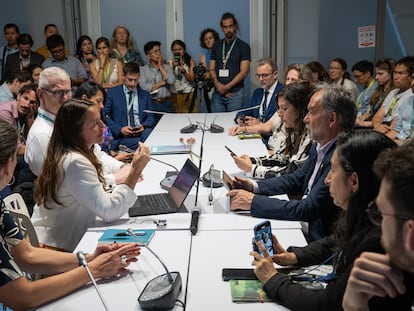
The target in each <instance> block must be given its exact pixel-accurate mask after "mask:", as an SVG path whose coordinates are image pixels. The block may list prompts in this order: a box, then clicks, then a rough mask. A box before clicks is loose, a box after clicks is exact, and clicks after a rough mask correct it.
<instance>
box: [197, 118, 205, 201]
mask: <svg viewBox="0 0 414 311" xmlns="http://www.w3.org/2000/svg"><path fill="white" fill-rule="evenodd" d="M206 118H207V114H205V115H204V124H206ZM200 129H201V132H202V134H201V146H200V158H199V161H198V178H197V186H196V197H195V201H194V207H196V206H197V203H198V189H199V188H200V175H201V164H202V163H203V149H204V135H205V133H206V130H205V128H204V127H202V126H200Z"/></svg>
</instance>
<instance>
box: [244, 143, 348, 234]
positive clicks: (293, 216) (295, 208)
mask: <svg viewBox="0 0 414 311" xmlns="http://www.w3.org/2000/svg"><path fill="white" fill-rule="evenodd" d="M335 146H336V143H334V144H332V146H331V147H330V148H329V150H328V151H327V152H326V154H325V158H324V159H323V161H322V163H321V166H320V168H319V170H318V173H317V175H316V178H315V180H314V183H313V186H312V189H311V191H310V192H309V193H308V195H307V197H306V198H305V199H302V200H289V201H285V200H279V199H275V198H269V197H267V196H269V195H275V194H288V195H301V196H302V195H304V194H305V193H306V192H307V187H308V182H309V179H310V177H311V176H312V173H313V168H314V166H315V164H316V160H317V152H316V143H314V144H313V146H312V148H311V151H310V153H309V158H308V160H307V161H306V162H305V163H304V164H303V166H302V167H300V168H299V169H297V170H296V171H294V172H293V173H291V174H286V175H282V176H280V177H274V178H270V179H267V180H262V181H258V185H259V189H260V193H261V194H263V195H255V196H254V199H253V202H252V206H251V213H252V215H253V216H256V217H263V218H273V219H281V220H300V221H307V222H308V223H309V238H310V240H312V241H314V240H319V239H320V238H322V237H324V236H327V235H329V234H331V232H332V224H333V222H334V221H335V220H336V218H337V215H338V212H339V210H340V209H339V208H338V207H337V206H335V205H334V203H333V200H332V198H331V196H330V194H329V187H328V186H327V185H325V178H326V176H327V174H328V172H329V170H330V169H331V163H330V160H331V157H332V154H333V152H334V150H335Z"/></svg>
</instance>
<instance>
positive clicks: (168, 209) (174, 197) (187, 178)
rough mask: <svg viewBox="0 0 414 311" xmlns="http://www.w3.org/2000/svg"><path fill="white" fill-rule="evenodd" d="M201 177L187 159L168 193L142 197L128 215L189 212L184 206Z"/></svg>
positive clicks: (139, 197) (195, 167)
mask: <svg viewBox="0 0 414 311" xmlns="http://www.w3.org/2000/svg"><path fill="white" fill-rule="evenodd" d="M198 176H199V170H198V168H197V166H195V164H194V163H193V162H192V161H191V160H190V159H187V160H186V161H185V163H184V166H183V168H182V169H181V171H180V172H179V173H178V175H177V178H176V179H175V181H174V183H173V185H172V186H171V188H170V190H168V193H155V194H148V195H140V196H138V198H137V200H136V201H135V203H134V205H132V206H131V207H130V208H129V210H128V214H129V216H130V217H136V216H148V215H159V214H169V213H177V212H188V211H187V209H186V208H185V206H184V205H183V203H184V200H185V199H186V197H187V195H188V194H189V193H190V191H191V188H192V187H193V185H194V182H195V181H196V180H197V178H198Z"/></svg>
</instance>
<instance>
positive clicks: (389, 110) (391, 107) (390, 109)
mask: <svg viewBox="0 0 414 311" xmlns="http://www.w3.org/2000/svg"><path fill="white" fill-rule="evenodd" d="M398 99H399V98H398V97H397V95H395V97H394V99H393V100H392V103H391V106H390V108H388V111H387V113H386V114H385V117H389V116H390V115H391V114H392V111H393V110H394V107H395V105H396V104H397V101H398Z"/></svg>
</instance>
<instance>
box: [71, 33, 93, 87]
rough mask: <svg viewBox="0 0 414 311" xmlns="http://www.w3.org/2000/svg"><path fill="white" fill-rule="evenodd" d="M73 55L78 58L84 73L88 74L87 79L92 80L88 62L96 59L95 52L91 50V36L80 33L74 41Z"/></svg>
mask: <svg viewBox="0 0 414 311" xmlns="http://www.w3.org/2000/svg"><path fill="white" fill-rule="evenodd" d="M75 57H76V58H77V59H79V61H80V62H81V64H82V65H83V67H84V68H85V71H86V73H87V74H88V80H90V81H91V80H93V78H92V74H91V71H90V69H89V64H90V63H92V62H93V61H95V60H96V54H95V52H94V51H93V43H92V39H91V37H89V36H87V35H82V36H80V37H79V39H78V41H77V42H76V54H75Z"/></svg>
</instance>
